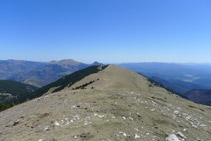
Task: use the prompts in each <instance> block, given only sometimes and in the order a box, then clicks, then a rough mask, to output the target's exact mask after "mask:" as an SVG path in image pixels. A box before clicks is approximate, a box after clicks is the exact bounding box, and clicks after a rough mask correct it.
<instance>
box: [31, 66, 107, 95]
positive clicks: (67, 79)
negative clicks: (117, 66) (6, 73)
mask: <svg viewBox="0 0 211 141" xmlns="http://www.w3.org/2000/svg"><path fill="white" fill-rule="evenodd" d="M106 67H107V66H106V65H105V66H100V65H97V66H91V67H88V68H85V69H82V70H79V71H76V72H74V73H72V74H70V75H67V76H64V77H62V78H60V79H59V80H57V81H55V82H53V83H51V84H48V85H46V86H44V87H42V88H40V89H38V90H37V91H35V92H34V93H33V94H32V97H34V96H35V97H39V96H41V95H43V94H45V93H47V92H48V91H49V90H50V92H51V93H54V92H58V91H60V90H62V89H64V88H65V87H71V86H72V85H73V84H74V83H76V82H78V81H80V80H81V79H83V78H84V77H86V76H88V75H90V74H93V73H97V72H99V71H102V70H103V69H105V68H106ZM82 87H83V86H82Z"/></svg>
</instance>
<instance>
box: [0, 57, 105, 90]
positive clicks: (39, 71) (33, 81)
mask: <svg viewBox="0 0 211 141" xmlns="http://www.w3.org/2000/svg"><path fill="white" fill-rule="evenodd" d="M93 65H102V64H101V63H98V62H94V63H93V64H85V63H81V62H77V61H75V60H72V59H66V60H61V61H51V62H44V63H43V62H32V61H19V60H4V61H3V60H2V61H0V79H1V80H3V79H4V80H14V81H18V82H22V83H25V84H30V85H33V86H36V87H42V86H45V85H47V84H50V83H51V82H54V81H56V80H58V79H60V78H61V77H63V76H66V75H69V74H71V73H73V72H75V71H78V70H81V69H84V68H87V67H89V66H93Z"/></svg>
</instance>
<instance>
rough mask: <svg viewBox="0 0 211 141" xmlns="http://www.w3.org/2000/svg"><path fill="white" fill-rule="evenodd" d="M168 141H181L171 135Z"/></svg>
mask: <svg viewBox="0 0 211 141" xmlns="http://www.w3.org/2000/svg"><path fill="white" fill-rule="evenodd" d="M166 141H180V140H179V139H178V137H177V136H176V135H175V134H170V135H169V136H168V137H167V138H166Z"/></svg>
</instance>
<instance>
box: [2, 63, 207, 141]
mask: <svg viewBox="0 0 211 141" xmlns="http://www.w3.org/2000/svg"><path fill="white" fill-rule="evenodd" d="M96 68H97V69H96ZM93 70H94V71H93ZM79 74H80V75H79ZM81 74H83V75H81ZM73 76H78V77H73ZM63 80H64V81H62V79H60V80H58V81H56V82H55V83H52V84H50V85H51V87H50V85H48V88H47V89H45V90H46V91H47V93H45V92H44V93H45V94H44V95H43V96H41V97H39V98H36V99H33V100H31V101H28V102H26V103H23V104H20V105H17V106H15V107H13V108H10V109H8V110H6V111H3V112H1V113H0V134H1V136H0V140H4V141H13V140H14V141H16V140H23V141H28V140H30V141H69V140H76V141H80V140H90V141H102V140H104V141H109V140H126V141H131V140H141V141H151V140H155V141H158V140H165V139H166V140H167V141H173V140H172V139H170V138H174V139H177V140H179V139H180V140H187V141H193V140H210V139H211V131H210V129H211V120H210V119H211V108H210V107H209V106H204V105H199V104H196V103H193V102H191V101H188V100H185V99H183V98H180V97H179V96H177V95H175V94H173V93H171V92H169V91H167V90H166V89H165V88H162V87H159V86H158V85H156V84H155V83H153V82H152V81H150V80H149V79H148V78H146V77H144V76H142V75H139V74H138V73H136V72H133V71H129V70H127V69H124V68H121V67H118V66H114V65H109V66H106V67H103V68H102V67H100V66H93V67H89V68H86V69H84V70H81V71H78V72H75V73H73V74H72V75H69V76H66V77H63ZM52 92H53V93H52Z"/></svg>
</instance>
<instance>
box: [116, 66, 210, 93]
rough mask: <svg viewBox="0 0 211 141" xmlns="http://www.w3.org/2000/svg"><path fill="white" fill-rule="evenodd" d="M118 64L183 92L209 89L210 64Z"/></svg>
mask: <svg viewBox="0 0 211 141" xmlns="http://www.w3.org/2000/svg"><path fill="white" fill-rule="evenodd" d="M119 65H120V66H122V67H124V68H127V69H130V70H133V71H136V72H139V73H141V74H143V75H145V76H147V77H150V78H152V79H154V80H155V81H158V82H160V83H162V84H163V85H165V86H167V87H169V88H171V89H172V88H173V89H174V90H175V91H176V92H179V93H181V94H182V93H185V92H187V91H190V90H192V89H211V65H206V64H176V63H125V64H119Z"/></svg>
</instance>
